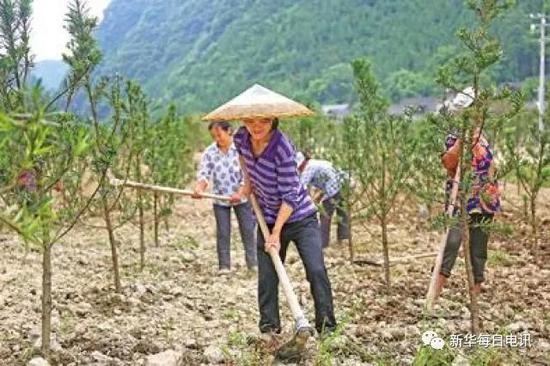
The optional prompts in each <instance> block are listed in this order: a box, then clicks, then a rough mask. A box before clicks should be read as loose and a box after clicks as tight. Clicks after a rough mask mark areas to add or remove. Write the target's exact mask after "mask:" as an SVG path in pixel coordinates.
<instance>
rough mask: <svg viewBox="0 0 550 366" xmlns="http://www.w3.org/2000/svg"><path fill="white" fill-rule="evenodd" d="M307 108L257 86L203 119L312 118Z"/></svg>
mask: <svg viewBox="0 0 550 366" xmlns="http://www.w3.org/2000/svg"><path fill="white" fill-rule="evenodd" d="M312 114H313V112H312V111H311V110H310V109H308V108H307V107H306V106H304V105H302V104H300V103H297V102H295V101H293V100H291V99H288V98H287V97H285V96H283V95H281V94H278V93H275V92H274V91H271V90H269V89H267V88H264V87H263V86H261V85H258V84H255V85H254V86H252V87H251V88H249V89H248V90H246V91H244V92H243V93H242V94H240V95H239V96H237V97H235V98H233V99H232V100H230V101H229V102H227V103H225V104H224V105H222V106H221V107H218V108H217V109H216V110H214V111H212V112H210V113H209V114H207V115H206V116H204V117H203V120H205V121H221V120H242V119H251V118H284V117H297V116H310V115H312Z"/></svg>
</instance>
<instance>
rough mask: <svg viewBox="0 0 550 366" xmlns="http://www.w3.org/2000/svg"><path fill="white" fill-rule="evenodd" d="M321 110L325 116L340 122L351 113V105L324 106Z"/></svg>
mask: <svg viewBox="0 0 550 366" xmlns="http://www.w3.org/2000/svg"><path fill="white" fill-rule="evenodd" d="M321 108H322V110H323V114H324V115H325V116H327V117H329V118H333V119H336V120H339V121H341V120H343V119H344V118H346V117H347V116H348V115H349V114H350V113H351V108H350V106H349V104H332V105H324V106H322V107H321Z"/></svg>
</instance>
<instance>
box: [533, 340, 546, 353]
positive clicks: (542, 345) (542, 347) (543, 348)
mask: <svg viewBox="0 0 550 366" xmlns="http://www.w3.org/2000/svg"><path fill="white" fill-rule="evenodd" d="M535 346H536V347H537V348H538V349H539V350H541V351H542V353H544V354H548V353H550V343H548V342H547V341H545V340H544V339H543V340H540V341H538V342H537V343H536V344H535Z"/></svg>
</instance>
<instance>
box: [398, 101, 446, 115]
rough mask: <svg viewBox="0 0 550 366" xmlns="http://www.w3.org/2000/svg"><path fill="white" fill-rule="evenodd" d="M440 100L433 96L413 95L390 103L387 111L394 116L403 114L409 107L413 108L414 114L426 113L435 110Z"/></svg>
mask: <svg viewBox="0 0 550 366" xmlns="http://www.w3.org/2000/svg"><path fill="white" fill-rule="evenodd" d="M440 104H441V102H440V100H439V99H437V98H435V97H413V98H405V99H402V100H401V101H399V103H395V104H392V105H390V107H389V108H388V113H389V114H391V115H394V116H400V115H403V114H405V112H406V111H407V110H409V109H413V110H414V111H415V112H414V114H415V115H423V114H426V113H432V112H437V110H438V109H439V107H440Z"/></svg>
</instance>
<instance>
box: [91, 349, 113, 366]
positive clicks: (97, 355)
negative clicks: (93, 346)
mask: <svg viewBox="0 0 550 366" xmlns="http://www.w3.org/2000/svg"><path fill="white" fill-rule="evenodd" d="M91 356H92V358H93V359H94V361H96V362H100V363H106V362H109V361H111V357H109V356H106V355H104V354H103V353H101V352H99V351H93V352H92V354H91Z"/></svg>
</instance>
